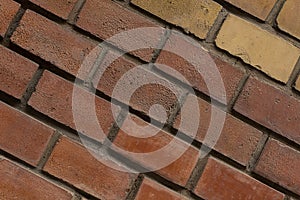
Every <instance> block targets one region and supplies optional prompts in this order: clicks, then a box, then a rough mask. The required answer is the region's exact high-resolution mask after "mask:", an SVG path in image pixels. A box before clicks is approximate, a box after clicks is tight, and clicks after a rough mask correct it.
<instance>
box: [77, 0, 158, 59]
mask: <svg viewBox="0 0 300 200" xmlns="http://www.w3.org/2000/svg"><path fill="white" fill-rule="evenodd" d="M77 26H79V27H80V28H82V29H84V30H86V31H88V32H90V33H92V34H94V35H96V36H97V37H99V38H101V39H104V40H106V39H108V38H110V37H112V36H114V35H116V34H118V33H121V32H124V31H129V30H131V29H137V28H147V27H156V28H158V26H157V25H155V24H154V23H153V22H151V21H149V20H148V19H146V18H144V17H142V16H141V15H138V14H136V13H134V12H132V11H130V10H128V9H125V8H123V7H121V6H120V5H118V4H117V3H115V2H113V1H110V0H87V2H86V3H85V5H84V7H83V9H82V11H81V13H80V15H79V19H78V21H77ZM141 32H142V35H141ZM141 32H140V33H139V34H136V35H135V36H133V38H131V37H129V36H128V35H127V36H126V38H120V41H116V42H117V43H116V44H115V45H117V46H119V47H120V48H122V49H124V50H128V47H130V48H132V47H133V46H135V45H137V44H139V45H138V46H143V47H144V49H145V50H140V51H135V52H134V53H133V54H134V55H136V56H138V57H140V58H142V59H144V60H146V61H150V59H151V57H152V51H153V50H151V49H152V48H154V47H156V46H157V45H158V43H159V41H160V38H161V37H162V36H163V29H161V31H150V32H147V31H141ZM123 37H124V36H123ZM141 38H144V39H145V38H146V40H143V39H141ZM122 40H123V41H124V42H123V41H122ZM149 44H153V45H149ZM141 48H142V47H141Z"/></svg>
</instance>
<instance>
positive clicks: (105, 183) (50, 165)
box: [44, 138, 136, 200]
mask: <svg viewBox="0 0 300 200" xmlns="http://www.w3.org/2000/svg"><path fill="white" fill-rule="evenodd" d="M74 152H75V153H74ZM99 159H100V158H98V160H97V159H96V158H94V157H93V156H92V155H91V154H90V153H89V152H88V150H87V149H85V148H84V147H83V146H81V145H79V144H76V143H74V142H72V141H70V140H69V139H67V138H63V139H61V140H60V141H59V142H58V144H57V145H56V146H55V148H54V150H53V152H52V154H51V156H50V158H49V161H48V162H47V163H46V166H45V168H44V170H45V171H46V172H48V173H50V174H52V175H54V176H56V177H58V178H60V179H62V180H64V181H66V182H68V183H70V184H72V185H74V186H75V187H77V188H80V189H82V190H84V191H86V192H88V193H89V194H92V195H95V196H96V197H98V198H100V199H107V200H109V199H111V200H114V199H125V197H126V195H127V193H128V190H129V189H130V187H131V185H132V184H133V182H134V179H135V178H136V175H135V174H129V173H126V172H121V171H117V170H114V169H112V168H110V167H108V166H106V165H104V164H102V163H101V162H100V161H101V160H100V161H99ZM108 163H110V166H112V165H116V164H115V163H114V162H113V161H110V160H108V158H106V164H108Z"/></svg>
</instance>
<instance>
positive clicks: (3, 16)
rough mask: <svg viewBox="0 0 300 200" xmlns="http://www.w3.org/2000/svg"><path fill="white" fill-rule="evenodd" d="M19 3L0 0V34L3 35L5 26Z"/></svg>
mask: <svg viewBox="0 0 300 200" xmlns="http://www.w3.org/2000/svg"><path fill="white" fill-rule="evenodd" d="M19 7H20V4H18V3H16V2H14V1H11V0H0V21H1V23H0V36H2V37H4V35H5V32H6V31H7V28H8V26H9V24H10V22H11V21H12V19H13V17H14V16H15V14H16V13H17V11H18V9H19Z"/></svg>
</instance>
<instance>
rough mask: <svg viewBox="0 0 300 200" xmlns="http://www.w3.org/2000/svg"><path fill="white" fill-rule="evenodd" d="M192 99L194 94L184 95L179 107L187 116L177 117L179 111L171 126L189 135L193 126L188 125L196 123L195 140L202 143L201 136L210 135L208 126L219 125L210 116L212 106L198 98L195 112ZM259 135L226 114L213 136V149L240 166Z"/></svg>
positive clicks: (202, 138)
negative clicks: (219, 131) (223, 121)
mask: <svg viewBox="0 0 300 200" xmlns="http://www.w3.org/2000/svg"><path fill="white" fill-rule="evenodd" d="M195 98H196V97H195V96H191V95H189V96H188V98H187V100H186V101H185V103H184V105H183V108H182V112H185V113H189V115H187V116H188V118H187V119H181V117H182V114H181V113H180V114H179V115H178V116H177V117H176V120H175V123H174V127H175V128H176V129H179V130H180V131H181V132H183V133H185V134H187V135H189V136H192V137H193V134H194V133H193V132H192V131H193V130H194V129H192V127H194V126H196V125H198V132H197V135H196V137H195V139H196V140H198V141H200V142H203V141H204V138H205V137H208V136H209V135H212V134H213V133H212V132H211V133H209V132H208V127H209V126H211V127H216V126H219V125H220V124H219V122H218V121H217V120H216V119H214V120H215V121H212V119H211V117H212V110H211V109H212V106H211V105H210V104H209V103H207V102H205V101H204V100H201V99H199V98H198V105H199V111H200V113H196V110H195V108H194V106H193V105H194V104H193V99H195ZM222 112H223V111H221V110H219V109H216V112H215V113H216V114H218V113H222ZM223 113H224V112H223ZM195 115H199V116H200V121H199V122H197V121H195V119H197V117H195ZM185 116H186V115H185ZM180 123H182V124H180ZM179 127H180V128H179ZM212 130H214V129H212ZM261 136H262V133H261V132H260V131H258V130H257V129H255V128H253V127H251V126H250V125H248V124H246V123H244V122H242V121H240V120H239V119H237V118H235V117H233V116H232V115H230V114H227V116H226V119H225V123H224V126H223V128H222V131H221V134H220V136H219V138H217V143H216V145H215V146H214V147H213V148H214V149H215V150H217V151H219V152H220V153H222V154H224V155H226V156H228V157H230V158H231V159H233V160H236V161H237V162H239V163H241V164H243V165H247V163H248V161H249V160H250V158H251V156H252V154H253V152H254V151H255V149H256V146H257V144H258V142H259V140H260V138H261Z"/></svg>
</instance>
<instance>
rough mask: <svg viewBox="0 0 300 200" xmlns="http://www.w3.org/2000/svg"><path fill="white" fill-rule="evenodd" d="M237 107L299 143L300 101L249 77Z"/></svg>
mask: <svg viewBox="0 0 300 200" xmlns="http://www.w3.org/2000/svg"><path fill="white" fill-rule="evenodd" d="M234 109H235V110H236V111H238V112H239V113H241V114H243V115H245V116H246V117H248V118H250V119H252V120H254V121H256V122H257V123H260V124H262V125H264V126H266V127H267V128H269V129H271V130H273V131H275V132H277V133H279V134H281V135H283V136H285V137H287V138H289V139H291V140H293V141H294V142H297V143H299V144H300V135H299V130H300V123H299V120H300V112H299V110H300V101H299V100H297V99H296V98H294V97H292V96H290V95H288V94H286V93H284V92H283V91H281V90H280V89H277V88H275V87H274V86H271V85H269V84H267V83H264V82H262V81H259V80H257V79H256V78H250V79H249V80H248V81H247V83H246V85H245V87H244V89H243V92H242V93H241V95H240V97H239V98H238V100H237V102H236V104H235V106H234Z"/></svg>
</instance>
